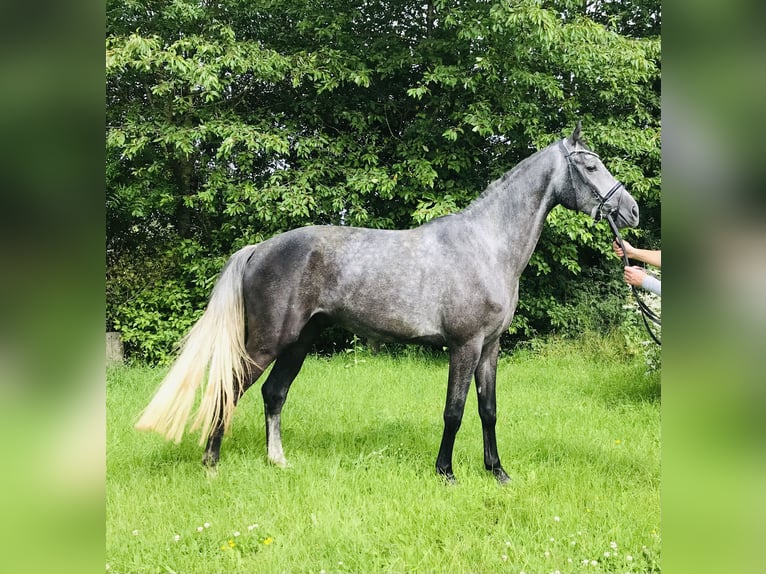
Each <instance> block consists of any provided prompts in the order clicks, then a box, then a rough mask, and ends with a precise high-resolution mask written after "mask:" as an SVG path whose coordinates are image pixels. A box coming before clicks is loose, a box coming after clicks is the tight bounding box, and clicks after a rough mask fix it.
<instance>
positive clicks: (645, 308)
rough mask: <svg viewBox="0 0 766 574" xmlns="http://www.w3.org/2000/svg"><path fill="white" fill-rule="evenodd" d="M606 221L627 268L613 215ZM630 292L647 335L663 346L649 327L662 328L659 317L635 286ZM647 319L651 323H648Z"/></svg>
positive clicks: (627, 263) (626, 260)
mask: <svg viewBox="0 0 766 574" xmlns="http://www.w3.org/2000/svg"><path fill="white" fill-rule="evenodd" d="M606 220H607V222H608V223H609V227H611V228H612V234H613V235H614V238H615V240H617V244H618V245H619V246H620V249H622V259H623V262H624V263H625V266H626V267H627V266H628V265H630V262H629V261H628V256H627V254H626V253H625V245H624V244H623V242H622V237H621V236H620V232H619V230H618V229H617V224H616V223H615V222H614V220H613V219H612V215H611V214H607V216H606ZM630 291H631V293H633V298H634V299H635V300H636V303H637V304H638V308H639V309H640V310H641V318H642V319H643V320H644V327H646V331H647V333H649V336H650V337H651V338H652V339H653V340H654V342H655V343H657V344H658V345H660V346H662V341H661V340H660V338H659V337H657V335H655V334H654V331H652V329H651V328H650V327H649V321H652V322H653V323H656V324H657V325H660V326H662V322H661V320H660V317H659V315H657V314H656V313H655V312H654V311H652V309H650V308H649V305H647V304H646V303H645V302H644V301H643V299H641V296H640V295H639V294H638V289H636V287H635V286H634V285H631V286H630ZM647 319H648V320H649V321H647Z"/></svg>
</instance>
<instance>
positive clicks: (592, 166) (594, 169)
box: [585, 165, 598, 171]
mask: <svg viewBox="0 0 766 574" xmlns="http://www.w3.org/2000/svg"><path fill="white" fill-rule="evenodd" d="M585 169H587V170H588V171H596V169H598V168H597V167H596V166H595V165H586V166H585Z"/></svg>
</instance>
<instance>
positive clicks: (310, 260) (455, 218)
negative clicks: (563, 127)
mask: <svg viewBox="0 0 766 574" xmlns="http://www.w3.org/2000/svg"><path fill="white" fill-rule="evenodd" d="M580 131H581V124H580V122H578V123H577V126H576V127H575V128H574V130H573V132H572V134H571V136H569V137H565V138H564V139H561V140H558V141H556V142H554V143H553V144H551V145H549V146H547V147H545V148H543V149H541V150H539V151H537V152H536V153H534V154H532V155H530V156H529V157H527V158H526V159H524V160H522V161H521V162H519V163H518V164H517V165H516V166H515V167H514V168H513V169H511V170H510V171H508V172H507V173H505V175H503V176H502V177H501V178H499V179H497V180H496V181H494V182H492V183H490V184H489V186H488V187H487V188H486V190H485V191H484V192H483V193H482V194H481V195H479V196H478V197H477V198H476V199H474V200H473V202H472V203H470V204H469V205H468V206H467V207H466V208H465V209H463V210H462V211H459V212H457V213H454V214H451V215H446V216H444V217H440V218H438V219H434V220H432V221H430V222H427V223H425V224H423V225H421V226H419V227H415V228H412V229H406V230H381V229H366V228H357V227H348V226H333V225H322V226H308V227H302V228H297V229H293V230H290V231H287V232H285V233H282V234H279V235H276V236H274V237H272V238H270V239H268V240H266V241H263V242H261V243H259V244H256V245H249V246H247V247H244V248H242V249H240V250H239V251H237V252H236V253H234V255H232V256H231V257H230V259H229V260H228V262H227V263H226V265H225V266H224V268H223V270H222V271H221V274H220V276H219V278H218V280H217V282H216V284H215V286H214V288H213V291H212V294H211V296H210V300H209V302H208V305H207V308H206V310H205V312H204V314H203V315H202V316H201V318H200V319H199V320H198V321H197V322H196V323H195V324H194V326H193V327H192V328H191V330H190V331H189V333H188V335H187V336H186V337H185V338H184V340H183V342H182V344H181V346H180V352H179V355H178V357H177V359H176V361H175V363H174V364H173V366H172V367H171V368H170V370H169V372H168V374H167V376H166V377H165V378H164V380H163V381H162V383H161V384H160V386H159V388H158V390H157V391H156V394H155V395H154V397H153V398H152V400H151V401H150V403H149V404H148V406H147V407H146V408H145V409H144V411H143V413H142V415H141V416H140V418H139V420H138V422H137V423H136V428H138V429H139V430H154V431H157V432H159V433H160V434H162V435H164V436H165V438H166V439H168V440H173V441H175V442H176V443H178V442H180V440H181V437H182V435H183V434H184V432H186V427H187V424H188V422H189V419H190V418H191V416H192V410H193V406H194V404H195V402H197V395H198V394H200V395H201V398H200V399H199V406H198V409H197V411H196V415H195V416H194V420H193V421H192V423H191V428H190V429H189V431H190V432H193V431H195V430H197V429H199V430H200V435H201V436H200V441H199V442H200V445H202V444H203V443H204V442H205V441H206V446H205V451H204V455H203V459H202V462H203V464H205V465H207V466H208V467H215V465H216V464H217V463H218V460H219V457H220V449H221V441H222V438H223V436H224V433H225V432H226V431H228V429H229V427H230V424H231V419H232V412H233V410H234V408H235V406H236V404H237V401H238V400H239V399H240V398H241V397H242V395H243V394H244V393H245V392H246V391H247V390H248V388H249V387H250V386H252V385H253V384H254V383H255V381H256V380H257V379H258V378H259V377H260V375H261V374H262V373H263V372H264V371H265V370H266V368H267V367H268V366H269V365H270V364H271V363H272V362H273V363H274V365H273V367H272V370H271V372H270V373H269V375H268V377H267V378H266V381H265V382H264V383H263V385H262V386H261V394H262V397H263V404H264V413H265V422H266V451H267V456H268V460H269V461H270V462H271V463H273V464H275V465H277V466H285V465H286V464H287V460H286V459H285V455H284V451H283V447H282V437H281V421H280V416H281V412H282V407H283V406H284V404H285V400H286V398H287V394H288V391H289V390H290V385H291V384H292V382H293V380H294V379H295V378H296V376H297V375H298V372H299V371H300V369H301V366H302V364H303V362H304V359H305V358H306V355H307V354H308V353H309V351H310V349H311V347H312V344H313V343H314V342H315V340H316V339H317V337H318V336H319V335H320V333H321V332H322V330H323V329H324V328H325V327H327V326H328V325H330V324H336V325H340V326H341V327H344V328H346V329H348V330H350V331H352V332H353V333H355V334H357V335H359V336H361V337H368V338H374V339H376V340H378V341H383V342H388V341H397V342H405V343H420V344H435V345H439V346H443V347H446V348H447V349H448V352H449V375H448V382H447V399H446V404H445V407H444V429H443V434H442V439H441V445H440V446H439V452H438V455H437V458H436V471H437V473H438V474H439V475H441V476H442V477H444V478H445V479H446V480H447V481H448V482H454V481H455V475H454V473H453V469H452V451H453V446H454V443H455V437H456V434H457V432H458V429H459V428H460V423H461V420H462V417H463V411H464V407H465V401H466V396H467V394H468V390H469V387H470V384H471V380H472V379H475V380H476V391H477V396H478V410H479V417H480V419H481V425H482V435H483V444H484V466H485V468H486V469H487V470H488V471H490V472H491V473H493V474H494V476H495V478H496V479H497V480H498V481H499V482H500V483H501V484H504V483H507V482H509V481H510V478H509V476H508V474H507V473H506V471H505V470H504V469H503V466H502V464H501V462H500V456H499V454H498V447H497V440H496V436H495V426H496V420H497V415H496V393H495V383H496V372H497V359H498V351H499V340H500V336H501V335H502V334H503V333H504V332H505V331H506V330H507V329H508V327H509V326H510V323H511V320H512V319H513V316H514V312H515V310H516V305H517V303H518V299H519V277H520V276H521V273H522V271H523V270H524V268H525V267H526V266H527V263H528V262H529V259H530V257H531V256H532V252H533V251H534V249H535V246H536V245H537V242H538V240H539V238H540V234H541V233H542V229H543V225H544V223H545V219H546V217H547V215H548V213H549V212H550V210H551V209H552V208H553V207H554V206H556V205H559V204H560V205H563V206H564V207H566V208H568V209H571V210H576V211H582V212H584V213H587V214H589V215H590V216H591V217H593V218H594V219H595V220H599V219H600V218H602V217H606V216H609V218H613V219H614V221H615V222H616V224H617V226H619V227H635V226H636V225H637V224H638V205H637V204H636V201H635V200H634V199H633V197H632V196H631V195H630V194H629V193H628V191H627V190H626V189H625V187H624V186H623V185H622V184H621V183H620V182H618V181H617V180H616V179H615V178H614V176H613V175H612V174H611V173H610V172H609V171H608V170H607V169H606V167H605V166H604V164H603V163H602V161H601V160H600V158H599V156H598V155H597V154H596V153H594V152H592V151H590V149H589V148H588V147H587V145H586V144H585V143H584V142H583V141H582V139H581V137H580Z"/></svg>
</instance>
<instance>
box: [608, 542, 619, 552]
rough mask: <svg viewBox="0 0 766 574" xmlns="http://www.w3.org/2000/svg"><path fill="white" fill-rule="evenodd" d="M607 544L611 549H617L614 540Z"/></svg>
mask: <svg viewBox="0 0 766 574" xmlns="http://www.w3.org/2000/svg"><path fill="white" fill-rule="evenodd" d="M609 546H611V547H612V550H617V543H616V542H614V541H612V542H610V543H609Z"/></svg>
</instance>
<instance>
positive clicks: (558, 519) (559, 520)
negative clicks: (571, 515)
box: [553, 516, 561, 522]
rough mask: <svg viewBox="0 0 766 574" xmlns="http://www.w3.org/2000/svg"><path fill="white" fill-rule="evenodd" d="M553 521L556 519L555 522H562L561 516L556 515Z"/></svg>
mask: <svg viewBox="0 0 766 574" xmlns="http://www.w3.org/2000/svg"><path fill="white" fill-rule="evenodd" d="M553 521H554V522H561V517H559V516H554V517H553Z"/></svg>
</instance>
